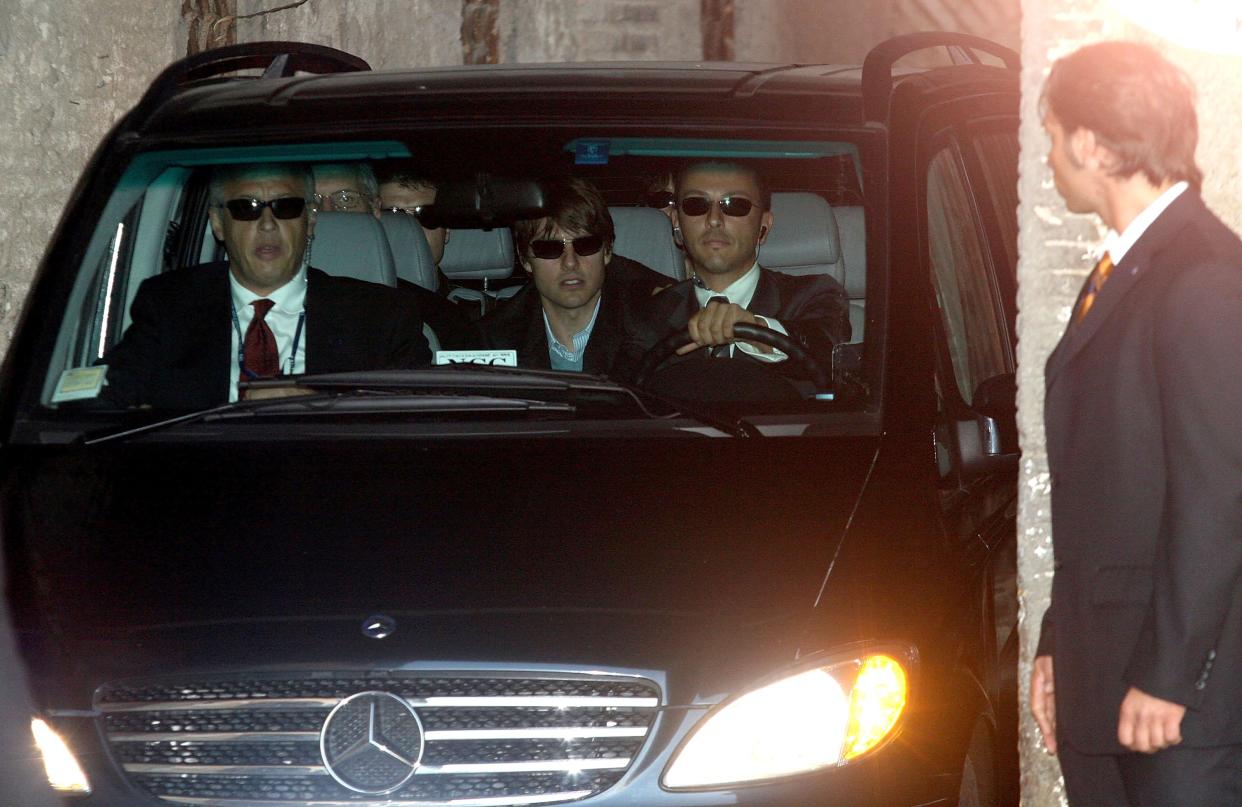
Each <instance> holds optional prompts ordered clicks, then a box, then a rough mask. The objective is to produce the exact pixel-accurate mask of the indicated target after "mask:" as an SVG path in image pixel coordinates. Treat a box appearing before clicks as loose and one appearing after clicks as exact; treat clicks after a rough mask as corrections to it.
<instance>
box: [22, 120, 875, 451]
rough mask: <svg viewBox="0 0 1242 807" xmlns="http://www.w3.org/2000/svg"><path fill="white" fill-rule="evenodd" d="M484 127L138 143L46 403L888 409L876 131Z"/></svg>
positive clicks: (662, 412)
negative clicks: (880, 341)
mask: <svg viewBox="0 0 1242 807" xmlns="http://www.w3.org/2000/svg"><path fill="white" fill-rule="evenodd" d="M508 136H509V137H513V133H509V135H508ZM489 137H494V134H493V135H488V134H479V133H471V132H466V131H458V132H452V133H445V132H438V133H436V134H434V135H426V136H425V137H423V138H422V139H421V140H417V139H414V138H413V137H411V139H404V140H395V139H394V140H391V141H367V142H339V143H331V144H323V143H316V144H292V145H289V146H264V147H256V148H218V149H212V148H196V149H185V150H163V151H153V152H148V153H145V154H140V155H138V156H137V157H136V158H135V159H134V160H133V161H132V162H131V163H130V164H129V166H128V168H127V169H126V170H125V171H124V173H123V175H122V176H121V179H120V181H119V182H118V183H117V185H116V187H115V188H114V189H113V191H112V193H111V195H110V197H109V198H108V200H107V201H106V203H105V204H104V205H103V207H102V214H101V215H100V216H99V218H98V221H97V223H96V225H95V227H94V230H93V232H92V233H90V235H89V237H88V238H86V239H85V248H84V251H83V258H82V261H81V264H80V265H79V266H78V267H77V270H78V271H77V275H76V277H75V279H74V281H73V285H72V289H71V291H70V292H69V295H68V299H67V305H66V307H65V311H64V316H63V319H62V321H61V323H60V327H59V330H58V332H57V339H56V345H55V349H54V351H53V353H52V356H51V360H50V362H49V363H48V366H47V371H46V374H45V375H44V376H43V386H42V392H41V394H40V396H39V399H38V403H39V408H40V411H41V413H42V416H44V417H52V418H57V417H68V418H72V417H84V418H88V419H90V420H92V422H95V423H96V425H98V426H99V428H100V429H101V433H108V434H116V433H121V432H126V430H128V429H130V428H131V427H134V426H135V424H137V426H138V427H139V429H140V430H141V428H142V427H143V426H144V425H149V424H156V423H160V424H162V423H169V422H178V423H184V422H190V421H193V420H195V419H196V418H199V417H210V418H212V419H216V420H221V419H222V420H237V419H243V418H244V419H250V418H252V417H253V416H255V415H259V414H262V415H266V416H267V421H265V422H270V423H276V422H281V421H287V420H305V419H307V418H314V419H318V420H328V421H332V422H337V423H339V422H340V421H341V420H349V419H357V418H366V419H368V420H370V421H377V420H384V419H391V418H394V417H396V418H398V419H399V420H401V421H402V422H403V423H407V424H415V425H428V426H430V427H431V428H432V429H433V430H434V428H436V427H439V426H442V425H443V424H444V423H447V422H462V421H469V422H484V421H485V422H508V423H515V424H528V423H530V422H531V421H537V422H540V423H544V424H546V423H547V422H549V421H592V422H595V421H599V422H607V423H609V424H610V425H611V426H615V425H616V424H617V422H619V421H630V420H644V421H653V422H659V423H682V420H683V419H684V418H690V419H691V420H693V421H695V426H694V428H697V429H700V430H701V429H704V428H706V429H708V430H711V429H720V430H723V431H724V432H726V433H734V432H735V431H736V430H737V428H740V427H737V423H738V422H739V421H740V422H743V423H750V422H752V421H754V420H755V418H758V419H759V421H760V422H762V420H763V418H765V417H768V418H772V419H774V421H773V422H775V421H778V420H782V419H784V420H789V419H790V418H792V419H794V420H797V421H799V422H803V423H810V422H813V421H815V420H816V419H820V420H823V419H827V420H829V421H831V420H833V419H838V420H839V419H840V418H841V417H842V416H843V414H845V413H859V412H863V411H868V410H872V409H874V406H873V404H874V402H873V401H871V399H870V392H869V390H870V389H871V388H872V386H873V385H872V384H871V383H870V382H869V379H868V377H867V372H866V371H865V370H864V368H865V367H866V366H868V362H866V361H864V356H865V350H864V348H865V346H866V344H867V343H866V341H865V336H866V330H867V328H868V327H869V326H868V324H867V323H868V322H869V321H870V322H873V323H874V322H876V321H878V312H877V311H875V310H874V305H873V307H872V309H869V308H868V303H867V298H868V293H867V289H868V278H867V245H866V226H865V216H864V196H863V185H862V176H863V171H862V164H861V159H860V156H859V149H858V147H857V145H856V144H854V143H852V142H849V141H846V140H840V141H800V140H793V139H788V138H776V137H771V138H754V139H740V138H730V139H710V138H708V139H690V138H684V137H633V136H628V135H627V136H610V135H608V134H607V133H599V132H580V133H574V132H565V131H557V132H531V133H530V134H529V136H527V137H513V140H514V141H515V142H518V143H520V144H521V145H520V146H515V150H516V151H515V152H514V153H509V154H498V153H497V151H498V149H497V142H499V141H496V142H492V141H489V140H488V138H489ZM871 363H874V362H871ZM847 419H848V418H847ZM856 420H857V418H855V421H856ZM100 424H102V425H100ZM118 428H119V429H120V430H121V431H120V432H118V431H117V429H118ZM760 431H761V430H760ZM742 432H743V433H744V432H745V429H744V428H743V429H742ZM757 433H758V432H757Z"/></svg>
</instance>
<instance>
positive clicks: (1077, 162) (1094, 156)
mask: <svg viewBox="0 0 1242 807" xmlns="http://www.w3.org/2000/svg"><path fill="white" fill-rule="evenodd" d="M1067 141H1068V144H1069V156H1070V157H1071V158H1072V161H1073V163H1074V167H1075V168H1098V167H1099V166H1100V164H1101V162H1103V159H1104V158H1103V153H1102V149H1103V148H1104V147H1103V146H1101V145H1100V144H1099V142H1098V141H1097V140H1096V139H1095V132H1093V131H1091V130H1090V129H1088V128H1086V127H1079V128H1077V129H1075V130H1074V131H1072V132H1070V134H1069V137H1068V138H1067Z"/></svg>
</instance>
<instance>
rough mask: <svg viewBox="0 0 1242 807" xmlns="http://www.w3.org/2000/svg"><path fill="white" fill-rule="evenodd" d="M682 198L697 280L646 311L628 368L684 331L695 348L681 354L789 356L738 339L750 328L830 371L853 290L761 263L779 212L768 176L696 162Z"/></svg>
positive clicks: (679, 220)
mask: <svg viewBox="0 0 1242 807" xmlns="http://www.w3.org/2000/svg"><path fill="white" fill-rule="evenodd" d="M676 201H677V207H676V210H674V212H673V224H674V226H675V227H677V228H678V229H679V230H680V232H681V236H682V240H683V241H684V243H685V249H686V257H687V262H688V263H689V264H690V268H692V269H693V274H692V275H691V277H690V278H689V279H687V280H684V281H682V282H681V283H679V284H677V285H675V286H673V287H672V288H670V289H668V290H667V291H665V292H663V293H661V294H659V295H656V296H655V297H653V298H652V299H651V300H649V301H646V305H644V306H643V307H642V308H641V309H639V310H637V311H636V313H635V317H634V318H633V321H632V322H630V323H629V325H628V327H627V331H628V332H629V333H628V336H627V339H626V342H625V344H624V345H623V346H622V357H621V358H620V359H619V362H620V365H621V366H624V367H625V368H626V369H627V370H630V371H632V370H633V369H635V368H636V367H637V365H638V364H639V362H640V361H641V359H642V357H643V355H644V354H645V353H646V352H647V351H648V350H649V349H650V348H651V347H652V346H654V345H655V344H656V343H657V342H659V341H660V340H661V339H663V338H664V337H666V336H669V335H670V334H672V333H674V332H676V331H679V330H685V331H687V332H688V333H689V336H690V338H691V340H693V341H691V342H690V343H689V344H687V345H685V346H684V347H682V348H681V349H680V350H678V351H677V355H678V356H683V357H684V356H687V355H688V354H696V355H699V356H703V357H707V356H728V357H735V356H739V357H746V358H749V359H751V360H755V361H760V362H768V363H778V362H783V361H785V359H786V358H788V357H787V356H786V355H785V353H783V352H782V351H780V350H777V349H776V348H772V347H769V346H768V345H763V344H759V343H756V342H746V341H741V340H739V341H736V342H735V341H734V337H733V326H734V325H736V324H737V323H749V324H754V325H760V326H763V327H766V328H769V329H771V330H773V331H777V332H779V333H782V334H785V335H786V336H789V337H791V338H793V339H794V340H795V341H797V342H799V343H801V344H802V345H803V346H804V347H806V348H807V349H808V350H809V351H810V353H811V354H812V355H813V356H814V357H815V358H817V359H820V361H821V362H822V363H823V364H824V365H825V366H829V363H830V361H831V354H832V348H833V345H836V344H839V343H841V342H846V341H849V337H850V320H849V303H848V300H847V298H846V295H845V290H844V289H843V288H842V287H841V285H840V284H839V283H837V281H836V280H834V279H833V278H831V277H829V276H828V275H805V276H794V275H787V274H784V273H781V272H774V271H771V270H769V269H764V268H763V267H761V266H760V265H759V245H760V244H762V243H763V241H764V239H765V238H767V235H768V233H769V232H770V231H771V229H772V211H771V210H770V209H769V203H770V196H769V194H768V192H767V190H766V189H765V188H764V185H763V182H762V180H761V179H760V177H759V174H758V172H757V171H756V170H755V169H754V168H752V167H750V166H745V165H740V164H737V163H729V162H701V163H696V164H693V165H690V166H688V167H686V168H685V169H683V170H682V172H681V174H680V175H679V176H678V177H677V190H676Z"/></svg>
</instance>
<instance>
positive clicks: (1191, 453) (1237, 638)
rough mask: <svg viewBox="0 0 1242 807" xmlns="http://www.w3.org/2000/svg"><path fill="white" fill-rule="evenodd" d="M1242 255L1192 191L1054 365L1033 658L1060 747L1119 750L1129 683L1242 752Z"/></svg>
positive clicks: (1138, 251) (1116, 273)
mask: <svg viewBox="0 0 1242 807" xmlns="http://www.w3.org/2000/svg"><path fill="white" fill-rule="evenodd" d="M1240 336H1242V242H1240V241H1239V240H1238V238H1237V237H1236V236H1235V235H1234V234H1233V233H1232V232H1230V231H1229V230H1228V228H1226V227H1225V226H1224V225H1223V224H1222V223H1221V222H1220V221H1219V220H1218V219H1217V218H1216V217H1215V216H1214V215H1212V213H1211V212H1209V211H1208V210H1207V208H1206V207H1205V206H1204V205H1203V202H1202V201H1201V200H1200V198H1199V196H1198V195H1197V194H1196V193H1195V192H1194V191H1186V192H1185V193H1183V194H1182V195H1181V196H1179V197H1178V198H1177V199H1176V200H1175V201H1174V202H1173V203H1172V204H1171V205H1170V206H1169V207H1168V208H1167V209H1166V210H1165V211H1164V213H1163V214H1162V215H1161V216H1160V217H1159V218H1157V219H1156V221H1155V222H1154V223H1153V224H1152V225H1151V227H1150V228H1149V229H1148V230H1147V231H1146V232H1144V234H1143V235H1142V236H1141V237H1140V238H1139V240H1138V241H1137V242H1136V243H1135V244H1134V246H1133V247H1131V249H1130V250H1129V251H1128V252H1127V253H1126V254H1125V256H1124V257H1123V259H1122V260H1121V261H1120V263H1118V265H1117V266H1116V268H1115V269H1114V270H1113V272H1112V274H1111V275H1110V276H1109V279H1108V281H1107V282H1106V283H1105V284H1104V287H1103V288H1102V289H1101V291H1100V293H1099V295H1098V297H1097V298H1096V301H1095V304H1094V305H1093V306H1092V308H1091V310H1090V312H1089V313H1088V314H1087V316H1086V317H1085V318H1084V319H1083V321H1082V322H1081V323H1078V324H1071V325H1070V326H1069V328H1068V329H1067V330H1066V333H1065V335H1064V336H1063V337H1062V339H1061V343H1060V344H1059V345H1058V346H1057V348H1056V350H1055V351H1054V352H1053V353H1052V355H1051V357H1050V358H1049V359H1048V365H1047V369H1046V384H1047V389H1046V406H1045V420H1046V425H1047V435H1048V464H1049V467H1050V470H1051V481H1052V530H1053V548H1054V552H1055V568H1056V572H1055V575H1054V577H1053V584H1052V604H1051V606H1050V608H1049V609H1048V611H1047V613H1046V614H1045V617H1044V624H1043V629H1042V632H1041V635H1040V643H1039V651H1038V652H1039V654H1040V655H1044V654H1051V655H1052V657H1053V663H1054V664H1053V666H1054V673H1055V679H1056V706H1057V733H1058V736H1059V739H1060V740H1061V741H1063V742H1064V741H1068V742H1069V743H1070V744H1071V745H1072V746H1074V747H1075V748H1076V749H1078V750H1081V751H1085V752H1094V753H1120V752H1122V751H1124V749H1123V748H1122V746H1121V745H1120V744H1119V743H1118V741H1117V737H1116V735H1117V722H1118V712H1119V708H1120V705H1121V701H1122V698H1123V697H1124V695H1125V692H1126V690H1127V689H1128V688H1129V687H1130V686H1135V687H1137V688H1139V689H1141V690H1143V691H1144V692H1146V693H1148V694H1151V695H1155V696H1157V697H1160V698H1164V699H1166V700H1170V701H1175V702H1177V703H1181V704H1184V705H1186V706H1187V707H1189V710H1188V711H1187V713H1186V717H1185V719H1184V720H1183V723H1182V735H1183V738H1184V743H1185V744H1186V745H1190V746H1196V745H1199V746H1202V745H1213V744H1217V743H1227V742H1233V743H1236V742H1242V423H1239V417H1240V416H1242V366H1240V362H1239V358H1238V356H1239V351H1238V339H1239V337H1240Z"/></svg>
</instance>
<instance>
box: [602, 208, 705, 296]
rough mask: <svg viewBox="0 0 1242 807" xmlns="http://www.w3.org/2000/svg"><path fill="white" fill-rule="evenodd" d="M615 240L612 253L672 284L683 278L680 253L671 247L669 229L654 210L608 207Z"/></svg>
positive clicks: (666, 223)
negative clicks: (655, 273)
mask: <svg viewBox="0 0 1242 807" xmlns="http://www.w3.org/2000/svg"><path fill="white" fill-rule="evenodd" d="M608 212H609V213H610V214H612V225H613V227H614V228H615V229H616V231H617V240H616V241H615V242H614V243H613V245H612V251H613V252H614V253H615V254H617V255H620V256H621V257H623V258H629V259H630V260H632V261H638V262H639V263H641V264H644V265H645V266H648V267H650V268H652V269H654V270H656V271H657V272H659V273H660V274H662V275H667V276H668V277H671V278H673V279H674V280H682V279H684V278H685V276H686V272H685V263H684V261H683V259H682V256H681V250H679V249H678V248H677V245H676V244H674V243H673V225H672V223H671V222H670V221H669V220H668V216H666V215H664V214H663V213H661V212H660V211H659V210H656V209H655V208H654V207H610V208H608Z"/></svg>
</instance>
